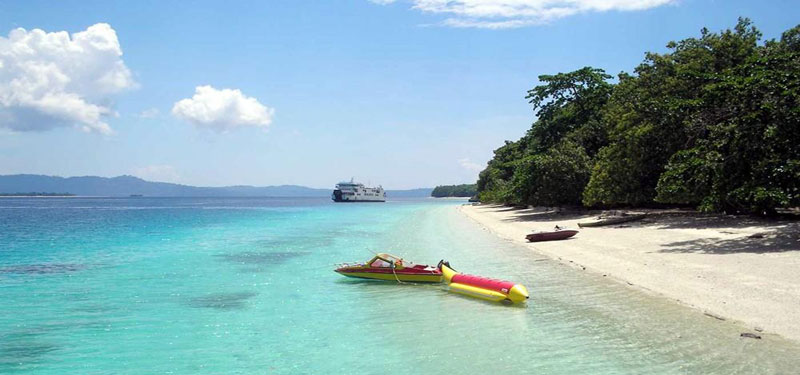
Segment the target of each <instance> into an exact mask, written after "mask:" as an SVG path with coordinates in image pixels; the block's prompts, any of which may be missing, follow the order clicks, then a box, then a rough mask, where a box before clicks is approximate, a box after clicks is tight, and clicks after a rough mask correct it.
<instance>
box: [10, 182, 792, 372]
mask: <svg viewBox="0 0 800 375" xmlns="http://www.w3.org/2000/svg"><path fill="white" fill-rule="evenodd" d="M465 203H466V202H464V201H458V200H435V199H417V200H414V199H397V200H390V201H389V202H386V203H348V204H335V203H332V202H331V201H330V200H329V199H327V198H148V197H141V198H81V197H73V198H4V199H0V374H61V375H63V374H392V375H401V374H431V373H448V374H768V373H776V374H791V373H795V374H796V373H798V372H799V371H800V347H799V346H798V344H796V343H794V342H790V341H787V340H784V339H781V338H780V337H778V336H775V335H769V334H762V339H752V338H742V337H740V333H742V332H745V331H748V328H747V327H743V326H742V325H739V324H737V323H733V322H729V321H721V320H718V319H715V318H713V317H709V316H706V315H704V314H703V313H702V312H700V311H697V310H694V309H691V308H689V307H686V306H682V305H680V304H679V303H676V302H674V301H669V300H666V299H664V298H661V297H659V296H654V295H650V294H648V293H646V292H643V291H640V290H636V289H633V288H630V287H628V286H627V285H622V284H620V283H618V282H615V281H612V280H608V279H607V278H604V277H602V275H595V274H590V273H586V272H582V271H580V270H579V269H576V268H574V267H570V266H566V265H564V264H562V263H560V262H557V261H553V260H551V259H548V258H545V257H543V256H540V255H537V254H536V253H534V252H532V250H531V249H528V248H526V247H524V246H521V245H515V244H512V243H510V242H508V241H504V240H501V239H499V238H497V237H495V236H494V235H493V234H491V233H490V232H488V231H487V230H485V229H484V228H482V227H481V226H479V225H478V224H477V223H475V222H473V221H471V220H470V219H469V218H467V217H466V216H464V215H463V214H461V213H460V212H459V211H458V209H457V208H458V206H459V205H461V204H465ZM375 252H390V253H393V254H397V255H400V256H402V257H404V258H405V259H407V260H410V261H413V262H416V263H422V264H436V263H437V262H438V261H439V260H442V259H444V260H447V261H449V262H450V264H451V265H452V266H453V268H455V269H457V270H458V271H461V272H465V273H471V274H477V275H483V276H490V277H495V278H501V279H507V280H511V281H514V282H517V283H521V284H524V285H525V286H526V287H527V289H528V290H529V292H530V294H531V298H530V300H529V301H528V302H527V303H526V304H522V305H510V306H509V305H503V304H498V303H490V302H485V301H481V300H476V299H472V298H468V297H464V296H461V295H457V294H453V293H451V292H448V291H447V289H446V287H445V286H443V285H438V284H437V285H424V284H413V283H402V284H400V283H397V282H381V281H368V280H358V279H350V278H346V277H343V276H341V275H339V274H337V273H335V272H333V270H334V268H335V267H336V265H337V264H338V263H341V262H354V261H366V260H368V259H370V258H371V257H372V256H373V254H374V253H375Z"/></svg>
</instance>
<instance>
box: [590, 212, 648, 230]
mask: <svg viewBox="0 0 800 375" xmlns="http://www.w3.org/2000/svg"><path fill="white" fill-rule="evenodd" d="M645 216H647V215H645V214H641V215H629V216H621V217H615V218H610V219H605V220H600V221H592V222H588V223H578V226H579V227H581V228H592V227H602V226H606V225H614V224H621V223H627V222H629V221H634V220H641V219H644V217H645Z"/></svg>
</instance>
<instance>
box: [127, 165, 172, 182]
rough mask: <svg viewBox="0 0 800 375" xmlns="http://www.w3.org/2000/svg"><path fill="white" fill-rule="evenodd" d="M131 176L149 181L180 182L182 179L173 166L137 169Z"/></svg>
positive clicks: (150, 166) (153, 166)
mask: <svg viewBox="0 0 800 375" xmlns="http://www.w3.org/2000/svg"><path fill="white" fill-rule="evenodd" d="M131 174H132V175H134V176H136V177H139V178H141V179H144V180H147V181H158V182H178V181H180V179H181V177H180V175H178V172H177V171H176V170H175V168H174V167H173V166H171V165H163V164H162V165H148V166H146V167H141V168H136V169H135V170H134V171H133V172H131Z"/></svg>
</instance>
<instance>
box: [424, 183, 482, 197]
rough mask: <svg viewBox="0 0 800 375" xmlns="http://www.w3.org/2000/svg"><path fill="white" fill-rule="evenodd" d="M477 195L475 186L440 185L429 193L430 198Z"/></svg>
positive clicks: (476, 186)
mask: <svg viewBox="0 0 800 375" xmlns="http://www.w3.org/2000/svg"><path fill="white" fill-rule="evenodd" d="M476 194H478V185H477V184H463V185H440V186H437V187H435V188H434V189H433V191H432V192H431V196H432V197H436V198H444V197H473V196H475V195H476Z"/></svg>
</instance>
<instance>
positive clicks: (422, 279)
mask: <svg viewBox="0 0 800 375" xmlns="http://www.w3.org/2000/svg"><path fill="white" fill-rule="evenodd" d="M336 272H337V273H339V274H340V275H343V276H347V277H354V278H358V279H372V280H384V281H398V280H399V281H406V282H415V283H440V282H442V273H441V271H439V270H438V269H434V270H432V271H425V270H418V269H414V268H406V269H395V270H394V272H392V269H391V268H389V269H386V268H374V267H341V268H338V269H336Z"/></svg>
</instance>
